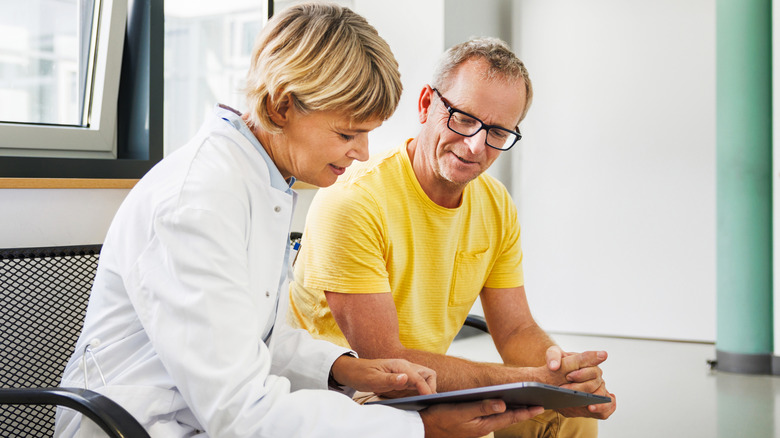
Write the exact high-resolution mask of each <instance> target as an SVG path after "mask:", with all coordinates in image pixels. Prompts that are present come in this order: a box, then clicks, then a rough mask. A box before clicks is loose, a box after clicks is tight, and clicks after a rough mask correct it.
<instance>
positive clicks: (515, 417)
mask: <svg viewBox="0 0 780 438" xmlns="http://www.w3.org/2000/svg"><path fill="white" fill-rule="evenodd" d="M542 412H544V408H543V407H541V406H532V407H529V408H523V409H508V410H507V411H506V412H503V413H501V414H494V415H491V416H486V417H482V418H480V419H479V420H480V423H481V424H480V432H481V433H480V434H481V435H487V434H488V433H490V432H492V431H494V430H498V429H503V428H505V427H508V426H511V425H512V424H515V423H519V422H521V421H526V420H530V419H531V418H533V417H535V416H537V415H539V414H541V413H542Z"/></svg>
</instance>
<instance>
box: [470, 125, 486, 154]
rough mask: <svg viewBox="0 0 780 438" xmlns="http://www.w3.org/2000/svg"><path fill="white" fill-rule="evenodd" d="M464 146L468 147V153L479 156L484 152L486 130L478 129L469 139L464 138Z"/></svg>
mask: <svg viewBox="0 0 780 438" xmlns="http://www.w3.org/2000/svg"><path fill="white" fill-rule="evenodd" d="M465 140H466V146H468V147H469V151H470V152H471V153H472V154H473V155H479V154H481V153H482V151H484V150H485V148H486V147H488V146H487V144H486V143H485V141H486V140H487V130H485V129H480V130H479V132H477V133H476V134H474V135H472V136H471V137H466V139H465Z"/></svg>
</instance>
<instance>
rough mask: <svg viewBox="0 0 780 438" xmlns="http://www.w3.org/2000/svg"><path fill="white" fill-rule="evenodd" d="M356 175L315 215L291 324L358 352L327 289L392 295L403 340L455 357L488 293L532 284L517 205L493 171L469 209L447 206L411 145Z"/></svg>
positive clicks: (300, 262)
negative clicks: (419, 169) (433, 191)
mask: <svg viewBox="0 0 780 438" xmlns="http://www.w3.org/2000/svg"><path fill="white" fill-rule="evenodd" d="M407 143H408V141H407ZM353 168H354V169H353ZM353 168H350V171H349V172H348V173H347V174H346V175H344V176H343V177H342V178H340V179H339V181H338V182H336V184H334V185H333V186H332V187H330V188H327V189H321V190H319V191H318V193H317V195H316V196H315V197H314V200H313V202H312V204H311V206H310V208H309V213H308V216H307V218H306V229H305V231H304V233H303V240H302V245H301V250H300V252H299V253H298V259H297V261H296V263H295V272H294V281H293V282H292V283H291V286H290V314H289V317H290V318H289V319H290V320H291V323H292V324H293V325H294V326H297V327H301V328H305V329H307V330H308V331H309V332H311V333H312V334H313V335H314V336H315V337H318V338H321V339H326V340H328V341H331V342H333V343H336V344H339V345H342V346H345V347H348V346H349V344H348V343H347V342H346V340H345V339H344V335H343V333H342V332H341V330H340V329H339V328H338V325H337V324H336V322H335V320H334V318H333V315H332V314H331V313H330V309H329V308H328V303H327V300H326V299H325V294H324V291H326V290H327V291H330V292H339V293H350V294H362V293H382V292H392V294H393V300H394V301H395V306H396V310H397V312H398V324H399V331H400V340H401V343H402V344H403V345H404V346H405V347H406V348H413V349H418V350H425V351H430V352H435V353H441V354H443V353H446V351H447V349H448V347H449V345H450V343H451V342H452V340H453V338H454V337H455V335H456V334H457V333H458V331H459V330H460V328H461V326H462V325H463V321H465V319H466V316H467V315H468V313H469V311H470V309H471V306H472V305H473V304H474V301H476V299H477V297H478V296H479V293H480V291H481V290H482V288H483V287H490V288H511V287H518V286H521V285H522V284H523V271H522V265H521V262H522V251H521V249H520V226H519V224H518V221H517V208H516V207H515V205H514V203H513V202H512V199H511V197H510V196H509V193H508V192H507V191H506V189H505V188H504V186H503V185H502V184H501V183H500V182H498V181H497V180H496V179H495V178H492V177H490V176H488V175H486V174H482V175H481V176H479V177H478V178H477V179H475V180H474V181H472V182H471V183H469V184H468V185H467V186H466V189H465V191H464V193H463V201H462V202H461V205H460V206H459V207H457V208H444V207H441V206H439V205H437V204H436V203H434V202H433V201H431V200H430V198H428V196H427V195H426V194H425V192H424V191H423V190H422V187H420V184H419V182H418V181H417V178H416V177H415V175H414V171H413V170H412V166H411V162H410V160H409V156H408V154H407V152H406V144H404V146H402V147H400V148H397V149H395V150H391V151H388V152H386V153H383V154H380V155H378V156H375V157H373V158H372V159H371V160H370V161H368V162H367V163H362V164H360V165H356V166H353Z"/></svg>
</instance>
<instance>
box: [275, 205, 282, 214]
mask: <svg viewBox="0 0 780 438" xmlns="http://www.w3.org/2000/svg"><path fill="white" fill-rule="evenodd" d="M274 211H275V212H277V213H279V212H280V211H282V207H279V206H278V205H277V206H276V207H274Z"/></svg>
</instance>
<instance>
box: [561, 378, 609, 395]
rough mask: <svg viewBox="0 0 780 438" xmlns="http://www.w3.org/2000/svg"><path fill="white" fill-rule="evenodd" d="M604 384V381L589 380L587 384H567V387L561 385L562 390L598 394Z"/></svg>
mask: <svg viewBox="0 0 780 438" xmlns="http://www.w3.org/2000/svg"><path fill="white" fill-rule="evenodd" d="M603 384H604V381H603V380H601V379H597V380H588V381H587V382H582V383H567V384H565V385H561V388H564V389H571V390H572V391H579V392H587V393H590V394H596V391H598V389H599V387H600V386H601V385H603Z"/></svg>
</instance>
